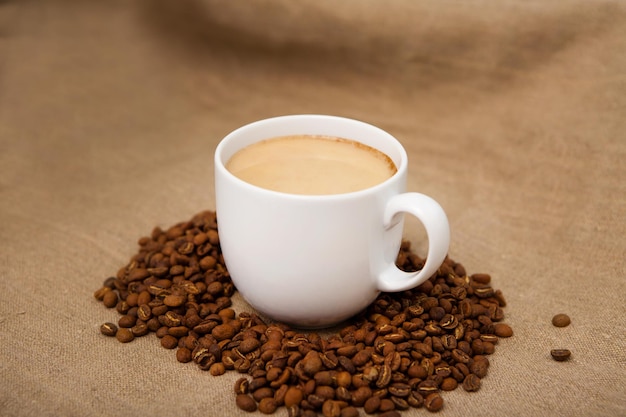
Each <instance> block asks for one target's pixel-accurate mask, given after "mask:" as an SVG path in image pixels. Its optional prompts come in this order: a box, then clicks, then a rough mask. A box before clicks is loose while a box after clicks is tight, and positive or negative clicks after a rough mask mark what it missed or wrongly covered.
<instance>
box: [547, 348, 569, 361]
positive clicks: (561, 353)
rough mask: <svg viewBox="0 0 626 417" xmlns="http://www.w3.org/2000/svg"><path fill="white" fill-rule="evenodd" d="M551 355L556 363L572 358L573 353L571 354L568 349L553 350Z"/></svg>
mask: <svg viewBox="0 0 626 417" xmlns="http://www.w3.org/2000/svg"><path fill="white" fill-rule="evenodd" d="M550 355H552V358H553V359H554V360H555V361H559V362H563V361H566V360H568V359H569V358H570V356H571V355H572V352H570V351H569V350H568V349H552V350H551V351H550Z"/></svg>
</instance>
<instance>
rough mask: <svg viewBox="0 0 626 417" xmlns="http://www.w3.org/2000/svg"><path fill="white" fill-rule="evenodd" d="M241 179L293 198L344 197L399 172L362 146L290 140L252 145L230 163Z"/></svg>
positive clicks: (312, 138)
mask: <svg viewBox="0 0 626 417" xmlns="http://www.w3.org/2000/svg"><path fill="white" fill-rule="evenodd" d="M226 169H228V170H229V171H230V172H231V173H232V174H233V175H235V176H236V177H238V178H239V179H241V180H243V181H245V182H247V183H250V184H253V185H256V186H258V187H261V188H265V189H268V190H273V191H279V192H283V193H289V194H305V195H327V194H343V193H350V192H354V191H359V190H364V189H366V188H369V187H372V186H375V185H377V184H380V183H382V182H384V181H385V180H387V179H388V178H390V177H391V176H393V175H394V174H395V173H396V171H397V168H396V166H395V164H394V163H393V161H392V160H391V158H389V156H387V155H385V154H384V153H383V152H380V151H379V150H377V149H374V148H372V147H370V146H367V145H364V144H362V143H360V142H357V141H354V140H350V139H344V138H339V137H334V136H322V135H292V136H280V137H275V138H270V139H266V140H263V141H260V142H257V143H254V144H252V145H249V146H247V147H245V148H243V149H241V150H239V151H238V152H237V153H235V154H234V155H233V156H232V158H230V160H229V161H228V162H227V163H226Z"/></svg>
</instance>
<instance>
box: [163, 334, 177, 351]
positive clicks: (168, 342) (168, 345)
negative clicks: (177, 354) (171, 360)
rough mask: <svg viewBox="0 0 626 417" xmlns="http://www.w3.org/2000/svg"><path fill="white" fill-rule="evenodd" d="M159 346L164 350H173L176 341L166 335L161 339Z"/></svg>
mask: <svg viewBox="0 0 626 417" xmlns="http://www.w3.org/2000/svg"><path fill="white" fill-rule="evenodd" d="M161 346H163V347H164V348H165V349H174V348H175V347H177V346H178V339H176V338H175V337H174V336H172V335H170V334H166V335H165V336H163V337H162V338H161Z"/></svg>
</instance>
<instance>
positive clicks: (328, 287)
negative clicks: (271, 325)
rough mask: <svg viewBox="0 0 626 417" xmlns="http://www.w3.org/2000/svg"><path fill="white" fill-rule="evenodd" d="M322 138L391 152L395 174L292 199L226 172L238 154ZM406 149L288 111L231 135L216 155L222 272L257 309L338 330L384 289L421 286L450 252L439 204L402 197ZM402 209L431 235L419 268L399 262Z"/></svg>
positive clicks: (370, 132) (363, 127)
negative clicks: (300, 138)
mask: <svg viewBox="0 0 626 417" xmlns="http://www.w3.org/2000/svg"><path fill="white" fill-rule="evenodd" d="M298 134H304V135H309V134H310V135H326V136H335V137H342V138H347V139H351V140H355V141H358V142H362V143H364V144H366V145H368V146H370V147H373V148H375V149H378V150H379V151H381V152H383V153H385V154H386V155H388V156H389V157H390V158H391V160H392V161H393V162H394V163H395V165H396V168H397V172H396V173H395V174H394V175H393V176H392V177H390V178H389V179H387V180H386V181H384V182H382V183H380V184H378V185H375V186H373V187H370V188H367V189H364V190H360V191H356V192H350V193H345V194H334V195H299V194H298V195H296V194H287V193H281V192H277V191H271V190H267V189H264V188H260V187H257V186H254V185H251V184H249V183H247V182H244V181H242V180H240V179H239V178H237V177H236V176H234V175H233V174H231V173H230V172H229V171H228V170H227V169H226V167H225V165H226V163H227V162H228V160H229V159H230V158H231V157H232V156H233V154H234V153H235V152H237V151H239V150H240V149H242V148H244V147H246V146H248V145H251V144H253V143H255V142H259V141H261V140H264V139H269V138H273V137H277V136H287V135H298ZM407 168H408V161H407V155H406V151H405V150H404V148H403V147H402V145H401V144H400V142H398V140H396V139H395V138H394V137H393V136H391V135H390V134H389V133H387V132H385V131H383V130H381V129H379V128H377V127H375V126H372V125H370V124H367V123H363V122H360V121H357V120H352V119H346V118H342V117H335V116H325V115H291V116H281V117H275V118H271V119H266V120H260V121H257V122H254V123H251V124H249V125H246V126H243V127H240V128H239V129H237V130H235V131H233V132H232V133H230V134H229V135H227V136H226V137H225V138H224V139H223V140H222V141H221V142H220V143H219V145H218V146H217V149H216V151H215V192H216V211H217V216H218V229H219V234H220V243H221V248H222V252H223V255H224V260H225V263H226V267H227V268H228V270H229V272H230V275H231V278H232V280H233V283H234V284H235V286H236V287H237V289H238V290H239V292H240V293H241V295H242V296H243V297H244V298H245V299H246V300H247V301H248V302H249V303H250V305H251V306H252V307H254V308H255V309H257V311H258V312H260V313H261V314H264V315H266V316H268V317H270V318H272V319H274V320H278V321H281V322H285V323H289V324H291V325H294V326H298V327H307V328H321V327H327V326H331V325H334V324H337V323H339V322H341V321H343V320H345V319H348V318H349V317H351V316H353V315H355V314H357V313H359V312H360V311H361V310H363V309H364V308H366V307H367V306H368V305H369V304H370V303H371V302H372V301H373V300H374V299H375V298H376V296H377V295H378V294H379V292H381V291H388V292H394V291H403V290H407V289H411V288H413V287H416V286H417V285H419V284H421V283H422V282H424V281H426V280H427V279H428V278H429V277H431V276H432V275H433V274H434V273H435V272H436V271H437V269H438V268H439V266H441V264H442V262H443V260H444V259H445V257H446V254H447V251H448V245H449V242H450V229H449V225H448V220H447V217H446V215H445V213H444V211H443V209H442V208H441V206H440V205H439V204H438V203H437V202H436V201H434V200H433V199H431V198H430V197H427V196H425V195H423V194H419V193H405V187H406V178H407ZM403 213H409V214H412V215H414V216H415V217H417V218H418V219H419V220H420V221H421V222H422V223H423V225H424V228H425V230H426V234H427V236H428V254H427V259H426V263H425V265H424V268H423V269H422V270H420V271H418V272H412V273H407V272H404V271H401V270H400V269H398V268H397V267H396V265H395V260H396V257H397V254H398V251H399V248H400V243H401V240H402V233H403V218H404V216H403Z"/></svg>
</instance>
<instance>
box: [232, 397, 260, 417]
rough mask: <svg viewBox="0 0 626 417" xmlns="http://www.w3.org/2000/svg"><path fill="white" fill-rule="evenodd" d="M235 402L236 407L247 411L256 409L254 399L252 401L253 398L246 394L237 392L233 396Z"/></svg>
mask: <svg viewBox="0 0 626 417" xmlns="http://www.w3.org/2000/svg"><path fill="white" fill-rule="evenodd" d="M235 403H236V404H237V407H239V408H240V409H242V410H243V411H247V412H249V413H251V412H253V411H256V410H257V405H256V401H254V398H252V397H251V396H249V395H247V394H238V395H237V397H236V398H235Z"/></svg>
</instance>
